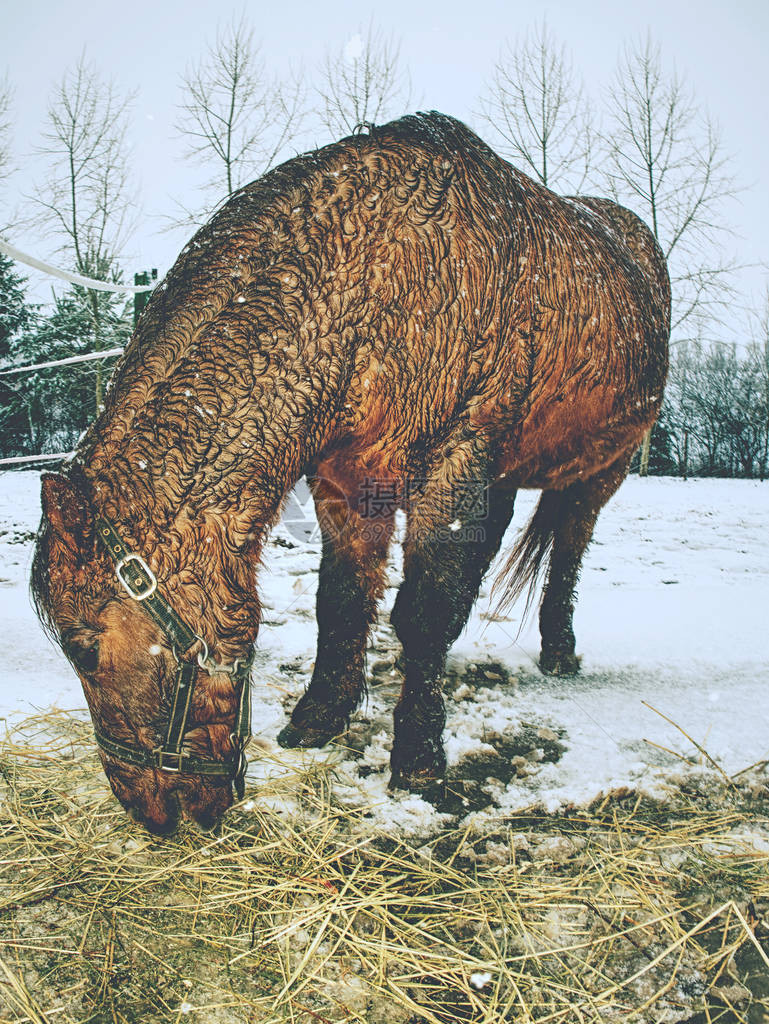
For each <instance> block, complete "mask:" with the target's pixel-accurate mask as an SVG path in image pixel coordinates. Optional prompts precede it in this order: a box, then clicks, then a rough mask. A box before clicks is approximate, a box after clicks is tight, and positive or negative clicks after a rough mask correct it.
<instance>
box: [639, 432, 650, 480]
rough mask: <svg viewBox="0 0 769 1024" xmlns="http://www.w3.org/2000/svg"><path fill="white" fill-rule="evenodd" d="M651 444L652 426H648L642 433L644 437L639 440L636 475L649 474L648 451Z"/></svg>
mask: <svg viewBox="0 0 769 1024" xmlns="http://www.w3.org/2000/svg"><path fill="white" fill-rule="evenodd" d="M651 444H652V428H651V427H650V428H649V429H648V430H647V431H646V433H645V434H644V439H643V441H642V442H641V460H640V462H639V465H638V475H639V476H648V475H649V451H650V449H651Z"/></svg>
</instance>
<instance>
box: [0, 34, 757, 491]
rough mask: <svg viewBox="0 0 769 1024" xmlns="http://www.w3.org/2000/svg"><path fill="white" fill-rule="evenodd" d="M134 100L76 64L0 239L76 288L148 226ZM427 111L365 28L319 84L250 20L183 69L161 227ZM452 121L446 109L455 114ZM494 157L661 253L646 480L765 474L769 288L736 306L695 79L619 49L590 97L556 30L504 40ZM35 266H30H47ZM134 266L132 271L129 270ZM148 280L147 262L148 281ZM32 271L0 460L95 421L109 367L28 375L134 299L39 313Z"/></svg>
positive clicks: (16, 340)
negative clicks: (665, 291)
mask: <svg viewBox="0 0 769 1024" xmlns="http://www.w3.org/2000/svg"><path fill="white" fill-rule="evenodd" d="M133 99H134V96H133V95H130V94H127V95H126V94H121V93H120V91H119V90H118V89H117V87H116V86H115V85H114V83H111V82H110V81H109V80H107V79H106V78H105V77H104V76H103V75H102V74H101V73H100V71H99V70H98V69H97V68H96V67H94V66H93V65H92V64H91V63H89V62H88V60H87V59H86V57H85V56H83V57H81V58H80V60H79V61H78V62H77V64H76V65H75V66H74V67H73V68H71V69H70V70H69V71H68V72H67V73H66V74H65V75H64V77H63V79H62V81H61V82H60V83H59V84H58V86H57V87H56V89H55V90H54V91H53V93H52V95H51V97H50V101H49V106H48V111H47V117H46V120H45V123H44V124H43V125H42V126H41V132H40V144H39V147H38V150H37V152H36V154H35V156H36V165H35V166H37V167H39V168H41V170H40V174H39V177H38V178H37V179H36V180H34V181H33V184H32V187H31V190H30V191H29V192H28V193H27V195H26V199H25V202H24V203H23V204H22V206H23V208H21V209H17V210H14V211H11V210H10V209H6V210H5V212H0V235H1V236H3V237H5V238H7V240H8V241H9V242H10V241H12V238H13V236H14V232H16V231H19V230H21V229H23V230H24V236H25V237H35V238H38V239H40V240H41V241H40V244H41V245H43V244H45V245H46V246H47V251H46V255H48V256H49V258H50V259H51V260H55V261H57V262H58V264H59V265H60V266H63V267H66V268H67V269H69V270H71V271H74V272H75V273H78V274H80V275H83V276H86V277H91V278H97V279H99V280H102V281H109V282H112V283H124V268H125V267H126V265H128V264H129V262H130V242H131V237H132V234H133V232H134V231H135V228H136V224H137V223H138V220H139V218H140V217H141V208H140V204H139V200H138V195H139V192H138V189H137V187H136V185H135V183H134V175H133V173H132V163H131V155H130V152H129V149H128V146H127V139H128V136H129V130H130V126H131V111H132V103H133ZM418 106H419V101H418V99H417V100H416V101H414V99H413V96H412V84H411V76H410V73H409V69H408V67H407V66H405V63H404V61H403V60H402V58H401V54H400V46H399V43H398V40H397V39H395V38H393V37H388V36H386V35H385V34H384V33H383V32H381V31H380V30H379V29H377V28H376V27H375V26H374V24H373V23H372V24H370V25H369V26H368V28H365V29H362V30H361V31H360V32H359V33H358V34H357V35H355V36H353V37H352V39H351V40H350V41H348V43H347V44H346V45H345V46H344V47H342V48H340V49H339V50H337V51H328V53H327V55H326V58H325V60H324V62H323V63H322V64H321V66H320V67H318V68H317V69H315V71H314V73H313V74H312V75H307V74H305V73H302V72H299V71H293V72H291V74H289V75H284V76H278V75H276V74H274V73H273V72H272V71H271V69H270V67H269V65H268V63H267V60H266V58H265V57H264V56H263V51H262V49H261V47H260V44H259V42H258V40H257V39H256V37H255V35H254V33H253V30H252V29H251V28H250V27H249V25H248V23H247V22H246V20H245V19H241V20H239V21H233V22H232V23H230V24H228V25H226V26H224V27H222V28H221V30H220V32H219V34H218V36H217V38H216V40H215V41H214V42H213V43H212V44H211V45H210V46H209V47H208V48H207V49H206V50H205V52H204V53H202V54H201V56H200V57H199V59H198V60H197V61H195V62H193V63H192V64H191V65H190V66H189V67H188V68H187V69H186V70H185V71H184V73H183V74H181V75H180V93H179V103H178V107H177V120H176V123H175V125H174V128H175V131H176V134H177V136H178V138H179V140H180V145H181V147H182V150H183V152H181V153H180V156H184V157H185V158H187V159H189V160H190V161H192V162H193V163H194V164H196V165H197V167H198V168H199V174H200V177H199V189H198V191H197V192H196V193H195V194H193V195H191V196H190V195H186V196H180V197H178V199H177V200H176V201H175V203H173V204H171V206H172V208H171V209H169V211H168V212H167V213H166V214H165V215H164V218H163V220H164V227H165V228H166V229H168V230H174V231H180V230H183V231H185V232H186V233H189V232H190V231H191V230H193V229H194V228H196V227H197V226H198V225H200V224H202V223H204V222H205V221H206V220H207V219H208V217H209V216H210V214H211V212H212V211H213V210H214V209H215V208H216V207H217V206H218V205H219V204H220V203H221V202H222V201H223V200H225V199H226V198H227V197H228V196H229V195H230V194H232V193H233V192H234V191H235V190H237V189H238V188H240V187H241V186H242V185H243V184H245V183H247V182H248V181H250V180H253V179H254V178H256V177H259V175H261V174H263V173H264V172H265V171H267V170H268V169H269V168H270V167H272V166H274V165H275V164H277V163H279V162H281V161H282V160H284V159H287V158H289V157H290V156H291V155H293V154H294V153H296V152H298V151H301V150H303V149H308V148H313V147H316V146H320V145H324V144H326V143H328V142H330V141H333V140H334V139H337V138H339V137H341V136H343V135H347V134H350V133H351V132H352V131H353V130H355V129H356V127H357V126H359V125H363V124H366V123H374V124H377V123H383V122H385V121H387V120H390V119H391V118H394V117H398V116H400V115H402V114H404V113H408V112H410V111H411V110H413V109H415V108H416V107H418ZM447 112H448V113H451V111H447ZM465 120H467V121H468V122H469V123H470V124H471V126H472V127H474V128H475V130H476V131H478V132H479V133H480V134H481V135H482V136H483V137H484V138H485V139H486V140H487V141H488V142H489V143H490V144H491V145H492V146H493V147H494V148H495V149H496V150H497V151H498V152H499V153H500V154H501V155H503V156H505V157H506V158H508V159H510V160H511V161H512V162H513V163H514V164H515V165H516V166H518V167H519V168H520V169H521V170H522V171H524V172H525V173H527V174H529V175H530V176H531V177H533V178H534V179H535V180H537V181H539V182H540V183H541V184H543V185H546V186H547V187H549V188H552V189H554V191H556V192H559V193H562V194H572V195H579V194H587V195H603V196H609V197H611V198H613V199H615V200H616V201H618V202H620V203H622V204H623V205H625V206H628V207H629V208H631V209H633V210H634V211H635V212H636V213H637V214H639V216H641V217H642V218H643V219H644V221H645V222H646V223H647V224H648V225H649V227H650V228H651V230H652V231H653V232H654V234H655V236H656V238H657V240H658V242H659V244H660V246H661V247H662V249H663V252H664V253H665V256H666V258H667V260H668V266H669V269H670V275H671V281H672V287H673V325H672V338H671V372H670V379H669V383H668V387H667V391H666V397H665V403H664V406H663V410H662V414H661V417H660V420H659V423H658V424H657V426H656V427H655V429H654V431H653V433H652V436H651V444H650V446H649V448H648V452H647V455H648V466H647V462H646V457H644V458H642V460H641V464H640V469H641V471H642V472H645V471H647V468H648V472H650V473H659V474H676V475H681V476H689V475H709V476H714V475H718V476H740V477H758V478H760V479H764V478H765V476H766V475H767V472H769V451H768V448H769V287H768V288H767V290H766V293H765V294H764V296H763V297H761V298H760V299H755V298H751V297H748V296H744V295H740V294H739V290H738V286H737V284H736V282H737V281H738V280H739V276H740V275H739V271H740V270H741V269H742V268H741V266H740V262H739V259H738V258H737V256H736V255H735V254H734V253H733V252H732V248H733V244H734V236H733V234H732V232H731V229H730V223H729V215H730V209H731V204H732V203H733V202H734V200H735V197H736V196H737V194H738V193H739V192H740V191H742V186H741V184H740V182H739V181H738V179H737V177H736V175H735V174H734V172H733V169H734V168H735V167H736V166H737V160H736V158H735V156H734V155H733V154H730V153H727V152H726V151H725V149H724V147H723V144H722V141H721V137H720V134H719V130H718V126H717V125H716V124H714V122H713V121H712V119H710V118H709V116H708V114H707V112H706V111H705V110H704V109H703V108H702V105H701V104H700V103H698V101H697V97H696V96H695V95H694V93H693V92H692V90H691V88H690V87H689V86H688V85H687V83H686V81H685V80H684V79H683V78H681V77H680V76H679V75H677V74H676V73H675V72H672V71H670V70H668V68H667V66H666V64H665V62H664V61H663V56H662V53H661V50H660V48H659V46H658V45H657V44H656V43H655V42H654V41H653V40H652V39H651V37H648V38H647V39H646V40H642V41H640V42H637V43H635V44H631V45H628V46H627V47H626V48H625V50H624V51H623V53H622V54H621V55H620V56H619V59H618V61H617V65H616V71H615V75H614V78H613V80H612V81H611V82H608V83H606V88H605V89H604V90H603V94H602V98H601V100H600V101H599V102H596V101H594V100H591V99H590V98H589V96H588V94H587V92H586V90H585V88H584V86H583V84H582V82H581V79H580V76H579V74H578V72H577V71H576V70H575V68H574V65H573V62H572V59H571V57H570V55H569V53H568V52H567V50H566V48H565V46H563V45H562V44H561V43H559V41H558V40H557V39H556V38H555V36H554V35H553V33H552V32H551V30H550V29H549V27H548V25H547V24H546V23H545V22H542V23H540V24H538V25H537V26H534V27H532V28H530V30H529V31H528V32H527V33H526V34H525V35H522V36H519V37H518V38H517V39H515V40H513V41H509V42H505V43H504V44H503V46H502V48H501V50H500V53H499V57H498V60H497V62H496V65H494V66H493V68H492V71H491V73H490V75H489V78H488V81H487V82H486V84H485V87H484V90H483V93H482V94H481V95H480V96H479V97H478V98H477V101H476V104H475V112H474V114H473V116H472V117H466V118H465ZM13 127H14V94H13V86H12V83H11V82H10V81H8V79H7V78H6V79H5V80H0V198H2V189H3V183H4V181H6V182H7V179H8V178H9V177H10V175H11V174H12V172H13V171H14V169H15V167H14V159H13V146H12V140H13ZM37 254H38V255H39V253H37ZM134 269H138V268H134ZM140 269H144V268H140ZM25 285H26V281H25V278H24V275H23V272H22V269H21V268H20V267H19V266H18V265H16V264H14V263H13V262H12V261H11V260H10V259H8V258H7V257H6V256H3V255H2V254H0V458H8V457H16V456H24V455H33V454H39V453H49V452H65V451H69V450H71V449H72V448H73V447H74V446H75V444H76V443H77V439H78V437H79V436H80V434H81V433H82V431H83V430H84V429H85V428H86V427H87V426H88V424H89V422H91V420H92V419H93V418H94V416H95V415H96V414H97V412H98V410H99V409H100V407H101V403H102V398H103V394H104V389H105V386H106V384H107V382H108V379H109V375H110V372H111V369H112V367H113V366H114V362H115V358H116V357H114V356H111V357H108V358H104V359H99V360H96V361H87V362H68V363H63V364H61V365H57V366H52V367H48V368H40V369H36V370H34V371H31V372H29V371H25V372H23V373H9V372H8V371H9V370H12V369H13V368H14V367H22V366H29V365H33V364H39V363H44V362H59V363H60V362H61V361H62V360H67V359H71V357H73V356H77V355H85V354H90V353H99V352H107V351H109V350H112V349H114V348H120V347H122V346H123V345H125V343H126V341H127V339H128V338H129V337H130V334H131V331H132V329H133V321H134V303H133V300H132V299H131V300H130V301H126V298H125V296H121V295H116V294H111V293H106V292H101V291H94V290H91V289H87V288H81V287H79V286H70V287H66V288H57V289H56V291H55V293H54V294H53V298H52V302H51V303H49V304H47V305H46V306H41V305H37V304H34V303H30V302H28V300H27V297H26V293H25Z"/></svg>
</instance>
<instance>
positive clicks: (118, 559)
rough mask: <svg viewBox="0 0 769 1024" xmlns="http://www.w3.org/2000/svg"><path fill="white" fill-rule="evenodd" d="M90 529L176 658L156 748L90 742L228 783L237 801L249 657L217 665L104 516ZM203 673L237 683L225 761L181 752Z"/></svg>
mask: <svg viewBox="0 0 769 1024" xmlns="http://www.w3.org/2000/svg"><path fill="white" fill-rule="evenodd" d="M96 531H97V534H98V536H99V539H100V540H101V542H102V544H103V545H104V547H105V549H106V550H107V551H108V552H109V554H110V556H111V558H112V559H113V561H114V562H115V563H116V564H115V575H116V576H117V578H118V581H119V582H120V584H121V586H122V587H123V589H124V590H125V591H126V592H127V593H128V594H129V595H130V596H131V597H132V598H133V600H134V601H137V602H139V603H140V604H141V605H142V607H144V608H145V609H146V610H147V613H148V614H149V615H150V617H151V618H153V619H154V620H155V622H156V623H157V624H158V625H159V626H160V628H161V629H162V630H163V632H164V633H165V635H166V637H167V638H168V639H169V640H170V642H171V650H172V652H173V655H174V658H175V659H176V663H177V669H176V686H175V688H174V698H173V706H172V709H171V717H170V721H169V723H168V731H167V733H166V737H165V741H164V743H163V745H162V746H159V747H156V748H155V749H154V750H147V749H146V748H144V747H134V746H131V745H130V744H128V743H122V742H119V741H118V740H114V739H112V738H111V737H110V736H106V735H105V734H104V733H102V732H100V731H99V730H98V729H97V728H96V727H94V734H95V736H96V742H97V743H98V744H99V746H100V747H101V748H102V750H103V751H104V752H105V753H106V754H110V755H112V756H113V757H117V758H119V759H120V760H121V761H127V762H128V763H129V764H135V765H140V766H141V767H145V768H158V769H160V770H161V771H164V772H185V773H190V774H192V775H205V776H219V777H222V776H223V777H226V778H229V779H232V781H233V783H234V785H235V792H236V794H237V796H238V799H239V800H240V799H242V797H243V793H244V788H245V784H244V776H245V773H246V767H247V762H246V756H245V749H246V747H247V746H248V742H249V740H250V739H251V692H250V691H251V688H250V679H251V664H252V660H253V657H249V658H246V659H240V658H238V659H237V660H236V661H234V662H233V663H232V664H231V665H220V664H218V662H216V661H214V660H213V659H212V658H211V657H210V655H209V652H208V647H207V646H206V642H205V640H203V638H202V637H200V636H198V635H197V633H194V632H193V631H192V630H191V629H190V627H189V626H188V625H187V624H186V622H184V621H183V619H181V618H179V616H178V615H177V614H176V612H175V611H174V610H173V608H172V607H171V605H170V604H169V603H168V602H167V601H166V600H165V598H163V597H162V595H161V594H160V593H159V592H158V581H157V578H156V577H155V574H154V573H153V571H152V569H150V567H149V566H148V565H147V563H146V562H145V561H144V559H143V558H142V556H141V555H138V554H136V553H135V552H132V551H130V550H129V549H128V548H127V547H126V545H125V544H124V543H123V541H122V540H121V538H120V534H119V533H118V532H117V530H116V529H115V527H114V526H113V525H112V523H110V522H109V520H108V519H105V518H104V516H100V517H98V518H97V520H96ZM196 641H197V642H200V643H202V645H203V650H202V652H201V653H199V654H198V657H197V663H195V662H193V661H181V660H180V659H179V657H178V655H177V653H176V652H177V650H180V651H186V650H188V649H189V648H190V647H191V646H192V645H193V644H194V643H195V642H196ZM199 669H202V670H203V671H204V672H208V673H209V674H213V673H217V672H223V673H226V674H227V675H230V676H232V678H233V680H234V681H236V682H237V681H238V680H239V681H240V682H241V689H240V702H239V705H238V715H237V719H236V721H235V729H234V731H233V732H232V733H230V740H231V742H232V745H233V747H234V748H235V751H236V753H235V756H234V757H233V758H231V759H228V760H226V761H216V760H214V759H213V758H210V757H201V756H199V755H196V754H190V753H188V752H187V751H186V750H184V748H183V743H184V736H185V733H186V730H187V718H188V716H189V710H190V705H191V703H192V694H193V691H194V689H195V680H196V678H197V674H198V670H199Z"/></svg>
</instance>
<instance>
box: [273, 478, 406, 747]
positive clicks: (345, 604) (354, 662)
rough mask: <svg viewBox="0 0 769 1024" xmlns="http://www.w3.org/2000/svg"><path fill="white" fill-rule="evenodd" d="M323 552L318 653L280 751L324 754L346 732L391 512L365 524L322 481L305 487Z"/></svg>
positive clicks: (359, 691)
mask: <svg viewBox="0 0 769 1024" xmlns="http://www.w3.org/2000/svg"><path fill="white" fill-rule="evenodd" d="M310 487H311V489H312V492H313V497H314V499H315V507H316V511H317V515H318V522H319V524H320V527H321V533H322V538H323V547H322V554H321V563H320V570H319V572H318V594H317V601H316V615H317V620H318V651H317V657H316V659H315V667H314V669H313V673H312V679H311V681H310V685H309V686H308V688H307V691H306V693H305V694H304V695H303V696H302V697H301V698H300V700H299V702H298V703H297V705H296V707H295V708H294V710H293V712H292V714H291V721H290V723H289V724H288V725H287V726H286V727H285V728H284V729H283V730H282V731H281V733H280V734H279V736H278V742H279V743H280V744H281V746H284V747H322V746H325V744H326V743H328V742H329V741H330V740H332V739H333V738H334V737H335V736H338V735H339V734H340V733H341V732H343V731H344V730H345V728H346V727H347V723H348V721H349V718H350V715H351V714H352V712H353V711H354V710H355V708H356V707H357V706H358V704H359V703H360V701H361V699H362V697H363V694H364V693H365V689H366V679H365V655H366V640H367V637H368V632H369V629H370V627H371V624H372V622H373V621H374V618H375V616H376V609H377V604H378V602H379V599H380V598H381V596H382V593H383V591H384V586H385V570H386V567H387V551H388V547H389V543H390V538H391V536H392V531H393V525H394V509H392V510H387V511H386V514H384V515H379V516H377V517H368V518H367V517H364V516H362V515H360V514H359V513H358V512H357V511H356V510H354V509H351V508H350V507H349V505H348V504H347V501H346V500H345V498H344V497H343V496H342V495H341V493H340V492H339V491H338V490H337V489H336V488H335V487H334V486H333V485H331V484H329V482H328V481H325V480H317V479H316V480H310Z"/></svg>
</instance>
